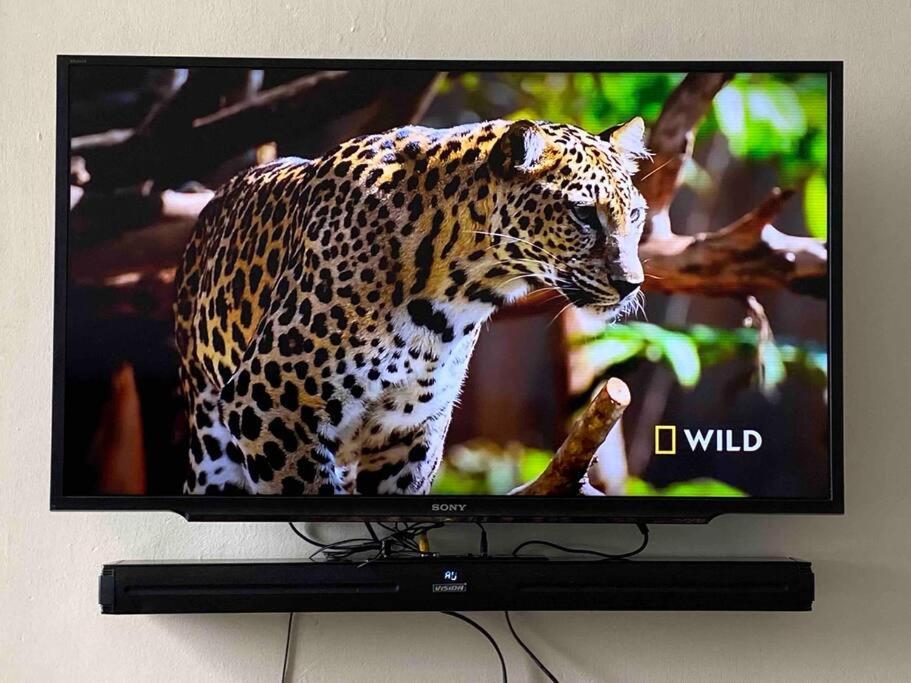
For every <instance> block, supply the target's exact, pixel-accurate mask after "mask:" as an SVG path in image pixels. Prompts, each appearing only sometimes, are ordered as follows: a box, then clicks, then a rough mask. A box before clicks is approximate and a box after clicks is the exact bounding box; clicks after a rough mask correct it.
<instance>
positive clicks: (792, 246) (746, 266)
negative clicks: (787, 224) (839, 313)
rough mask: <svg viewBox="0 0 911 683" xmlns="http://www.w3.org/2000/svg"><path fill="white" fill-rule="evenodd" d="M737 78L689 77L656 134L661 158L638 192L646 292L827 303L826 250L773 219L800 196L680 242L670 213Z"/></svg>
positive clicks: (640, 179)
mask: <svg viewBox="0 0 911 683" xmlns="http://www.w3.org/2000/svg"><path fill="white" fill-rule="evenodd" d="M732 77H733V74H725V73H698V74H689V75H687V76H686V78H684V79H683V81H681V82H680V85H678V86H677V88H676V89H675V90H674V92H673V93H671V95H670V96H669V97H668V99H667V102H665V104H664V108H663V109H662V111H661V115H660V116H659V117H658V120H657V121H656V123H655V126H654V128H653V129H652V131H651V133H650V134H649V141H648V144H649V147H650V149H651V151H652V152H653V153H654V157H653V159H652V160H651V161H650V162H648V163H646V164H644V165H643V167H642V169H641V170H640V172H639V173H638V175H637V177H636V186H637V187H638V188H639V191H640V192H641V193H642V195H643V197H644V198H645V200H646V201H647V202H648V205H649V213H648V222H647V224H646V229H645V230H644V231H643V237H642V241H641V242H640V244H639V257H640V259H641V260H642V262H643V266H644V269H645V282H644V283H643V289H646V290H649V291H657V292H664V293H678V292H684V293H695V294H702V295H707V296H745V295H748V294H750V293H752V292H755V291H756V290H759V289H770V288H787V289H790V290H791V291H794V292H797V293H799V294H808V295H811V296H817V297H824V296H825V295H826V278H827V270H828V255H827V251H826V246H825V244H824V243H822V242H820V241H819V240H816V239H813V238H810V237H796V236H793V235H787V234H785V233H783V232H781V231H779V230H777V229H776V228H775V227H774V226H773V225H772V220H773V219H774V218H775V217H776V216H777V215H778V214H779V213H780V211H781V207H782V205H783V204H784V202H785V201H787V199H788V198H790V197H791V195H792V194H793V193H792V192H790V191H785V192H782V191H781V190H778V189H777V188H776V189H774V190H773V191H772V192H771V193H770V194H769V196H768V197H766V198H765V199H764V200H763V201H762V203H761V204H760V205H759V206H758V207H757V208H756V209H754V210H753V211H751V212H750V213H748V214H746V215H744V216H743V217H742V218H740V219H739V220H737V221H735V222H734V223H732V224H731V225H729V226H727V227H725V228H722V229H721V230H718V231H716V232H708V233H700V234H698V235H677V234H675V233H674V232H673V230H672V226H671V221H670V206H671V204H672V202H673V200H674V197H675V196H676V194H677V190H678V188H679V187H680V183H681V179H682V175H683V168H684V166H685V165H686V162H687V161H688V160H689V159H690V157H691V156H692V150H693V140H694V138H695V131H696V128H697V126H698V125H699V122H700V121H701V120H702V118H703V117H704V116H705V115H706V113H708V111H709V108H710V107H711V106H712V101H713V99H714V97H715V95H716V94H717V93H718V91H719V90H721V88H723V87H724V85H725V84H726V83H727V82H728V81H730V79H731V78H732Z"/></svg>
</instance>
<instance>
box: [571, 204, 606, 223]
mask: <svg viewBox="0 0 911 683" xmlns="http://www.w3.org/2000/svg"><path fill="white" fill-rule="evenodd" d="M569 212H570V215H571V216H572V218H573V220H574V221H575V222H576V223H578V224H579V225H581V226H582V227H585V228H597V227H598V225H599V224H600V221H599V220H598V210H597V209H596V208H595V207H594V205H592V204H573V205H572V206H570V208H569Z"/></svg>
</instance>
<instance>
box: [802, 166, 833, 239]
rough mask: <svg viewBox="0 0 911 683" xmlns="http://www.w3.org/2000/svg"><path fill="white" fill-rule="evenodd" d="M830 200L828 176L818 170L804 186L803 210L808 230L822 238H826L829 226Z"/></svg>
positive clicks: (814, 235)
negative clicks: (827, 184) (827, 183)
mask: <svg viewBox="0 0 911 683" xmlns="http://www.w3.org/2000/svg"><path fill="white" fill-rule="evenodd" d="M828 201H829V192H828V189H827V186H826V178H825V176H824V175H823V174H822V172H821V171H817V172H816V173H814V174H813V175H811V176H810V177H809V178H807V183H806V185H804V187H803V212H804V219H805V220H806V223H807V231H808V232H809V233H810V234H811V235H812V236H813V237H816V238H817V239H821V240H824V239H826V235H827V232H828V227H829V211H828Z"/></svg>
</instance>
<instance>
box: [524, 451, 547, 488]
mask: <svg viewBox="0 0 911 683" xmlns="http://www.w3.org/2000/svg"><path fill="white" fill-rule="evenodd" d="M551 458H553V454H552V453H549V452H547V451H540V450H537V449H533V448H529V449H528V450H526V451H525V452H524V453H522V455H521V456H519V479H520V480H521V481H522V482H526V481H532V480H533V479H537V478H538V476H540V474H541V473H542V472H543V471H544V470H545V468H546V467H547V466H548V465H549V464H550V461H551Z"/></svg>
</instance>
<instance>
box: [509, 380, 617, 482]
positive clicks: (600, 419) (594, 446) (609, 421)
mask: <svg viewBox="0 0 911 683" xmlns="http://www.w3.org/2000/svg"><path fill="white" fill-rule="evenodd" d="M629 402H630V393H629V387H627V386H626V384H625V383H624V382H623V380H621V379H618V378H616V377H612V378H611V379H609V380H608V381H607V384H605V385H604V388H603V389H601V391H599V392H598V395H597V396H595V398H594V400H592V402H591V403H589V404H588V407H587V408H586V409H585V413H583V415H582V417H580V418H579V420H578V421H577V422H576V424H574V425H573V428H572V431H570V433H569V436H568V437H566V441H564V442H563V445H562V446H560V448H559V449H558V450H557V453H556V455H554V458H553V460H551V461H550V464H548V466H547V469H545V470H544V472H542V473H541V475H540V476H539V477H538V478H537V479H535V480H534V481H533V482H531V483H530V484H528V485H527V486H525V487H523V488H521V489H517V490H516V491H514V492H513V493H514V494H516V495H520V496H575V495H579V492H580V489H581V487H582V485H583V479H584V477H585V474H586V472H587V471H588V468H589V466H590V464H591V461H592V457H594V455H595V453H596V451H597V450H598V447H599V446H601V444H602V443H603V442H604V439H606V438H607V435H608V433H609V432H610V430H611V428H613V426H614V425H615V424H616V423H617V421H618V420H619V419H620V416H621V415H622V414H623V411H624V410H626V407H627V406H628V405H629Z"/></svg>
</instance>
